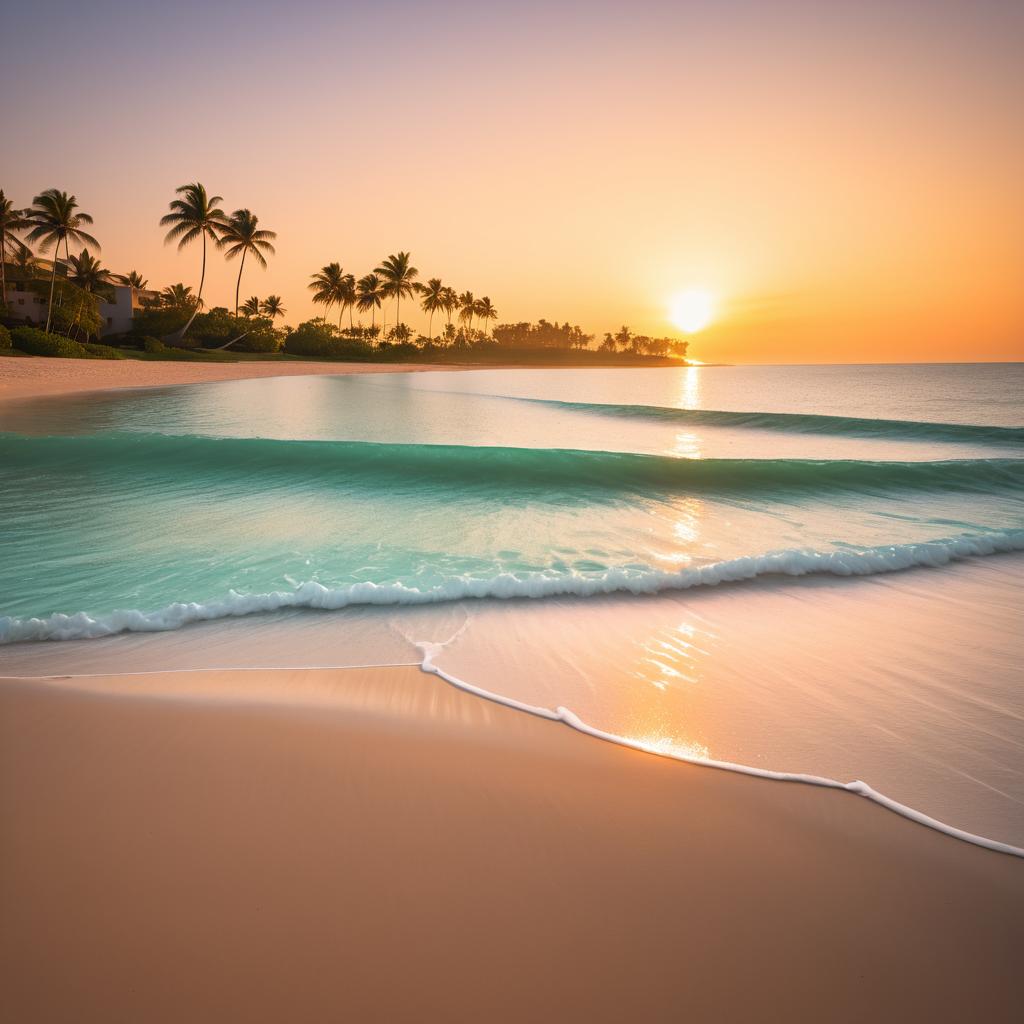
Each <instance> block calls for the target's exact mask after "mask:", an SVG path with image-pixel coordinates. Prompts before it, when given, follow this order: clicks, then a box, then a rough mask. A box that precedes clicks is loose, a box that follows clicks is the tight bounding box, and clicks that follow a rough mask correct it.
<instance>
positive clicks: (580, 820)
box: [0, 667, 1024, 1021]
mask: <svg viewBox="0 0 1024 1024" xmlns="http://www.w3.org/2000/svg"><path fill="white" fill-rule="evenodd" d="M240 676H244V678H240ZM254 682H255V683H257V684H258V687H257V688H262V690H263V691H264V695H265V696H266V697H267V700H266V701H265V702H262V701H261V703H259V704H254V703H253V702H252V700H251V690H252V688H253V684H254ZM176 687H177V688H180V687H186V688H190V690H191V692H190V694H189V695H183V694H182V693H181V692H180V690H179V692H175V688H176ZM140 691H141V692H140ZM148 698H155V699H148ZM0 705H2V707H3V711H4V713H3V714H2V715H0V730H2V742H0V762H2V768H3V771H2V772H0V810H2V812H3V815H4V820H5V821H6V822H8V823H9V825H10V826H11V827H9V828H8V829H7V830H6V831H5V833H4V837H3V839H2V840H0V867H2V870H0V889H2V890H4V891H3V894H2V895H3V903H4V906H5V908H6V912H5V916H4V923H3V924H2V925H0V949H2V959H3V964H4V966H3V968H0V972H2V974H3V975H4V976H5V977H4V979H3V982H2V983H3V984H4V987H5V992H6V993H7V996H8V999H7V1002H8V1005H11V1007H12V1009H13V1010H15V1011H16V1012H19V1013H20V1016H19V1019H47V1020H65V1019H67V1020H70V1019H92V1018H94V1017H95V1018H97V1019H99V1018H103V1019H145V1020H147V1021H164V1020H167V1021H171V1020H181V1019H189V1020H196V1021H205V1020H213V1019H225V1017H228V1018H231V1017H235V1018H238V1017H244V1018H245V1019H246V1020H252V1021H263V1020H267V1021H270V1020H281V1019H335V1018H337V1017H338V1016H339V1015H342V1016H343V1015H345V1014H351V1015H353V1016H354V1019H369V1017H374V1018H375V1019H387V1020H413V1019H421V1020H422V1019H448V1020H468V1019H474V1018H475V1019H488V1020H495V1021H506V1020H508V1021H512V1020H525V1019H558V1020H587V1021H603V1020H621V1019H624V1018H625V1017H629V1016H633V1017H639V1016H641V1015H648V1016H651V1017H652V1018H653V1019H658V1020H662V1019H677V1016H678V1013H679V1012H680V1007H685V1008H687V1009H688V1010H689V1012H691V1013H692V1014H693V1015H694V1016H695V1017H696V1018H697V1019H710V1018H712V1017H713V1018H714V1019H747V1018H750V1017H756V1016H758V1015H760V1014H763V1012H764V1009H765V1007H766V1006H775V1007H776V1008H777V1009H778V1011H779V1012H780V1013H782V1014H783V1015H785V1016H786V1017H788V1018H789V1019H796V1018H802V1019H829V1020H837V1021H838V1020H851V1021H853V1020H860V1019H864V1018H865V1017H870V1019H880V1020H906V1019H916V1018H917V1017H920V1016H928V1017H929V1019H934V1020H956V1019H964V1017H965V1016H966V1017H969V1016H972V1015H987V1016H988V1017H989V1019H995V1020H1003V1019H1005V1020H1010V1019H1012V1017H1013V1013H1014V1012H1015V1008H1017V1007H1019V1003H1020V999H1021V998H1022V997H1024V982H1022V980H1021V979H1020V976H1019V972H1018V971H1017V969H1016V953H1015V950H1016V949H1017V948H1019V944H1020V942H1021V941H1024V871H1021V868H1020V865H1019V864H1018V863H1016V862H1015V860H1014V859H1013V858H1012V857H1007V856H1004V855H1000V854H998V853H993V852H990V851H987V850H984V849H977V848H971V847H970V846H969V845H968V844H966V843H962V842H958V841H956V840H954V839H952V838H950V837H948V836H944V835H941V834H939V833H937V832H934V831H932V830H930V829H927V828H922V827H920V826H917V825H914V824H913V823H912V822H910V821H907V820H904V819H901V818H899V817H897V816H896V815H893V814H889V813H886V812H885V811H884V810H883V809H882V808H881V807H877V806H874V805H872V804H871V803H869V802H868V801H866V800H854V799H852V796H853V794H847V793H841V792H836V791H831V790H826V789H820V788H817V787H812V786H780V785H777V784H774V783H772V782H770V781H767V780H758V781H756V782H755V780H753V779H750V778H745V777H743V776H741V775H738V774H735V773H732V772H697V771H694V770H693V768H692V767H691V766H687V765H680V764H673V763H671V762H670V761H669V760H667V759H665V758H661V757H658V756H656V755H653V754H647V753H641V752H639V751H635V750H630V749H628V748H625V747H622V746H620V745H618V744H612V743H595V742H593V741H592V740H591V739H590V737H587V736H584V735H575V734H573V733H571V732H569V731H568V730H565V729H559V730H555V729H554V725H555V724H556V723H552V722H546V721H544V720H542V719H539V718H536V717H533V716H529V715H523V714H521V713H517V712H515V711H513V710H511V709H510V708H508V707H505V706H502V705H500V704H497V703H494V702H491V701H488V700H484V699H481V698H480V697H476V696H473V695H471V694H469V693H467V692H465V691H462V690H459V689H456V688H455V687H454V686H452V685H448V684H446V683H444V682H441V681H440V680H439V679H437V678H435V677H432V676H429V675H425V674H424V673H423V672H421V671H420V669H418V668H413V667H408V668H377V669H342V670H300V671H293V670H273V671H265V670H256V671H255V673H254V672H253V671H249V672H246V673H233V672H231V671H205V672H203V671H200V672H189V673H181V672H177V673H166V674H165V673H161V674H160V676H159V677H158V678H154V677H140V676H133V675H125V676H105V677H93V678H91V679H89V680H88V681H85V680H83V679H81V678H69V677H65V678H63V679H60V680H56V681H52V682H47V683H40V682H39V681H38V680H34V681H25V680H15V679H6V680H3V681H2V682H0ZM28 780H31V782H30V783H29V782H28ZM623 836H628V837H629V839H630V841H628V842H624V841H623ZM968 934H969V935H970V936H971V941H970V942H969V943H967V942H965V941H964V936H966V935H968ZM55 965H59V966H55ZM456 965H457V966H456ZM453 970H455V971H456V973H457V979H456V976H454V975H453V973H452V972H453ZM394 978H401V979H402V980H403V985H401V986H399V985H395V984H394V983H393V979H394ZM388 979H391V981H389V980H388Z"/></svg>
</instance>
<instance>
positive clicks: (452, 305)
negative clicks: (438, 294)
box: [441, 288, 459, 327]
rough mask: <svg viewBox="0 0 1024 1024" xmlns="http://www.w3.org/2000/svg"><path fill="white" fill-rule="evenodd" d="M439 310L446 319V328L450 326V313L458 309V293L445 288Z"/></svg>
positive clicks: (452, 289)
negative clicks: (443, 312) (442, 311)
mask: <svg viewBox="0 0 1024 1024" xmlns="http://www.w3.org/2000/svg"><path fill="white" fill-rule="evenodd" d="M441 308H442V309H443V310H444V311H445V314H446V315H447V317H448V326H449V327H451V325H452V313H454V312H455V310H457V309H458V308H459V293H458V292H457V291H456V290H455V289H454V288H445V289H444V295H443V298H442V301H441Z"/></svg>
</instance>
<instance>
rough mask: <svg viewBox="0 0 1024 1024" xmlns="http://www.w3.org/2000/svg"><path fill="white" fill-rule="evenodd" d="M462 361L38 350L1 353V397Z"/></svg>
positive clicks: (416, 368)
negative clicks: (191, 359) (45, 354)
mask: <svg viewBox="0 0 1024 1024" xmlns="http://www.w3.org/2000/svg"><path fill="white" fill-rule="evenodd" d="M460 369H465V367H462V366H450V365H437V366H434V365H427V364H424V363H336V362H335V363H312V362H310V363H303V362H294V363H292V362H288V363H285V362H240V363H187V362H183V363H176V362H151V363H150V362H142V361H139V360H135V359H123V360H120V359H95V360H92V359H90V360H84V359H44V358H41V357H38V356H26V357H24V358H14V357H10V358H6V359H0V402H2V401H4V400H5V399H14V398H41V397H43V396H45V395H70V394H74V393H77V392H82V391H110V390H114V389H117V388H156V387H170V386H172V385H176V384H204V383H212V382H215V381H222V380H249V379H252V378H254V377H295V376H310V375H313V376H316V375H327V376H337V375H341V374H359V373H419V372H429V371H431V370H460Z"/></svg>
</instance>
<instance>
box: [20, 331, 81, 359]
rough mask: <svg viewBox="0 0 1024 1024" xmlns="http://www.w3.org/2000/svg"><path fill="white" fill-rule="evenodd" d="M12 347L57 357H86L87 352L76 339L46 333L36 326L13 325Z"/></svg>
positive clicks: (34, 353)
mask: <svg viewBox="0 0 1024 1024" xmlns="http://www.w3.org/2000/svg"><path fill="white" fill-rule="evenodd" d="M11 341H12V342H13V343H14V347H15V348H16V349H19V350H20V351H22V352H27V353H29V355H33V356H55V357H57V358H59V359H88V358H89V353H88V352H86V350H85V348H84V347H83V346H82V345H79V344H78V342H77V341H71V340H70V339H69V338H62V337H61V336H60V335H59V334H47V333H46V331H40V330H39V329H38V328H36V327H15V328H14V330H13V331H11Z"/></svg>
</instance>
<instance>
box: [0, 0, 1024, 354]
mask: <svg viewBox="0 0 1024 1024" xmlns="http://www.w3.org/2000/svg"><path fill="white" fill-rule="evenodd" d="M2 23H3V29H4V36H5V37H6V38H7V40H8V42H7V43H5V46H4V51H5V52H4V59H3V61H2V62H0V95H2V96H3V97H4V102H3V103H2V104H0V139H3V143H2V145H0V188H3V189H4V191H5V192H6V193H7V195H8V197H9V198H11V199H13V200H14V202H15V203H16V204H17V205H28V204H29V203H30V202H31V200H32V197H33V196H34V195H35V194H37V193H38V192H40V191H42V190H43V189H45V188H50V187H57V188H60V189H64V190H67V191H70V192H73V193H74V194H75V195H76V196H77V197H78V200H79V202H80V204H81V207H82V209H83V210H85V211H86V212H88V213H90V214H91V215H92V216H93V217H94V219H95V225H94V227H95V230H94V231H93V233H94V234H95V235H96V236H97V238H98V239H99V241H100V242H101V243H102V247H103V248H102V254H101V258H102V260H103V263H104V265H105V266H107V267H109V268H110V269H112V270H114V271H116V272H123V271H127V270H130V269H137V270H139V271H141V272H142V273H143V275H144V276H146V277H147V278H148V279H149V281H150V284H151V285H155V286H158V287H163V286H164V285H166V284H171V283H174V282H177V281H183V282H185V283H186V284H191V285H192V286H193V287H195V286H196V285H197V284H198V276H199V258H200V254H199V251H198V249H197V248H192V249H188V250H186V251H184V252H181V253H179V252H177V250H176V249H175V248H174V247H173V246H165V245H164V244H163V231H162V230H161V229H160V228H159V226H158V221H159V218H160V217H161V216H162V215H163V214H164V213H165V212H166V211H167V204H168V202H169V201H170V200H171V199H172V198H173V193H174V189H175V188H176V187H177V186H179V185H182V184H184V183H186V182H191V181H200V182H202V183H203V184H204V185H206V187H207V188H208V190H209V191H211V192H212V193H214V194H218V195H221V196H223V198H224V202H223V204H222V205H223V207H224V209H225V210H227V211H229V212H230V211H232V210H235V209H237V208H239V207H248V208H249V209H251V210H253V211H254V212H255V213H256V214H257V215H258V216H259V218H260V221H261V226H263V227H267V228H270V229H272V230H275V231H277V232H278V241H277V255H276V256H275V257H273V258H272V259H271V261H270V267H269V269H268V270H266V271H262V270H260V269H258V268H255V267H252V265H251V263H247V266H246V272H245V273H246V276H245V278H244V279H243V282H242V295H243V297H245V296H248V295H252V294H256V295H259V296H261V297H262V296H265V295H267V294H269V293H275V294H280V295H282V296H283V298H284V304H285V307H286V308H287V310H288V315H287V318H286V319H287V320H288V321H289V322H290V323H297V322H299V321H300V320H302V319H306V318H307V317H310V316H312V315H314V312H315V310H314V307H313V306H312V304H311V301H310V295H311V293H310V292H309V291H308V290H307V284H308V282H309V278H310V275H311V274H312V273H313V272H314V271H316V270H317V269H318V268H319V267H321V266H323V265H324V264H326V263H328V262H331V261H337V262H339V263H341V264H342V266H343V267H344V268H345V269H346V270H348V271H351V272H352V273H354V274H356V276H357V277H358V276H361V275H362V274H364V273H367V272H369V271H370V270H372V269H373V268H374V267H375V266H377V265H378V264H379V263H380V262H381V260H382V259H383V258H384V257H386V256H387V255H388V254H389V253H393V252H396V251H398V250H409V251H410V252H411V253H412V256H413V261H412V262H413V264H414V265H415V266H416V267H418V268H419V271H420V277H421V279H426V278H428V277H434V276H438V277H441V278H442V280H443V281H444V282H445V283H447V284H451V285H452V286H453V287H455V288H456V289H457V290H459V291H460V292H461V291H464V290H467V289H468V290H470V291H472V292H474V293H475V294H476V295H477V296H478V297H479V296H482V295H487V296H489V297H490V298H491V300H492V302H493V303H494V305H495V306H496V307H497V309H498V312H499V320H498V322H515V321H520V320H536V319H539V318H541V317H545V318H547V319H548V320H558V321H560V322H561V321H565V320H569V321H571V322H572V323H578V324H580V325H581V326H582V327H583V328H584V329H585V330H586V331H588V332H591V333H594V334H595V335H597V336H598V338H600V336H601V335H602V334H603V333H604V332H605V331H613V332H614V331H616V330H618V328H619V327H621V326H622V325H623V324H626V325H628V326H629V327H631V328H632V329H633V330H634V331H635V332H640V333H645V334H652V335H657V336H663V335H665V336H673V337H676V336H678V337H683V335H682V333H681V332H680V330H679V329H678V328H677V327H676V326H675V325H674V324H673V323H672V322H671V319H670V310H671V307H672V300H673V297H674V296H675V295H677V294H678V293H679V292H681V291H685V290H686V289H688V288H703V289H706V290H707V291H709V292H710V293H711V294H712V295H713V296H714V299H715V319H714V321H713V323H712V324H711V325H710V326H709V327H708V328H706V329H705V330H703V331H700V332H698V333H696V334H693V335H690V336H689V340H690V343H691V348H690V351H691V354H692V355H693V356H694V357H696V358H698V359H701V360H703V361H705V362H720V361H726V362H904V361H919V360H921V361H948V360H956V361H961V360H978V361H980V360H1009V359H1022V358H1024V61H1022V60H1021V59H1020V54H1021V53H1022V52H1024V4H1021V3H1018V2H1013V0H1005V2H994V0H977V2H971V3H968V2H966V0H963V2H958V3H949V2H946V0H931V2H918V0H904V2H899V0H895V2H894V0H890V2H885V3H882V2H875V0H861V2H853V0H834V2H830V3H820V2H818V3H808V2H778V3H776V2H771V0H756V2H755V0H745V2H744V0H718V2H715V3H711V2H706V3H690V2H685V0H676V2H659V0H632V2H630V3H622V2H617V3H605V2H603V0H590V2H586V3H577V2H558V0H548V2H545V3H535V2H533V0H519V2H516V3H506V2H504V0H489V2H486V3H483V2H475V3H470V2H461V0H460V2H439V3H411V2H400V0H377V2H375V3H373V4H365V3H360V4H348V3H339V2H320V0H292V2H290V3H288V4H281V3H279V2H273V3H267V2H264V0H244V2H242V0H225V2H216V0H207V2H203V3H195V2H193V0H179V2H177V3H174V4H169V3H160V4H156V3H149V2H147V0H134V2H132V3H125V2H122V0H92V2H91V3H89V4H83V3H81V2H80V0H75V2H73V3H72V2H63V0H33V2H32V3H23V4H18V5H13V4H12V5H10V6H9V7H8V6H6V5H5V8H4V12H3V14H2ZM43 41H44V43H45V45H43V47H42V48H41V49H40V48H39V47H38V46H37V45H35V44H36V43H40V42H43ZM12 42H13V43H14V45H12ZM237 269H238V268H237V264H235V263H226V262H225V261H224V260H223V259H222V258H221V257H220V256H216V257H214V259H213V261H212V264H211V269H210V271H209V272H208V276H207V290H206V291H205V292H204V298H205V299H207V302H208V304H224V305H229V304H231V303H233V299H234V285H235V275H236V274H237ZM403 319H404V320H409V321H410V322H411V324H412V326H413V327H414V328H417V329H425V327H426V318H425V316H420V315H417V316H415V317H412V318H410V317H407V316H406V309H403ZM435 326H436V325H435Z"/></svg>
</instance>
